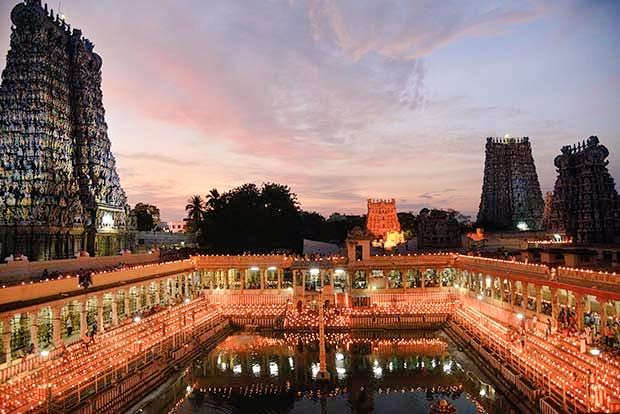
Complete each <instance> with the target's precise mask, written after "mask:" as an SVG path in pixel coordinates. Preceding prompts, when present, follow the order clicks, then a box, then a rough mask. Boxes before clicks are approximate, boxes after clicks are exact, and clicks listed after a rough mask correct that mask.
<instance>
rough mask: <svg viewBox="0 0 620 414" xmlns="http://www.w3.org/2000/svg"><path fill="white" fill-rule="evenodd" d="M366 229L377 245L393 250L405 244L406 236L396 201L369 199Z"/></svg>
mask: <svg viewBox="0 0 620 414" xmlns="http://www.w3.org/2000/svg"><path fill="white" fill-rule="evenodd" d="M366 229H367V230H368V232H369V233H370V234H372V235H373V236H374V237H375V240H376V242H375V244H376V245H380V246H382V247H384V248H386V249H391V248H393V247H395V246H396V245H398V244H400V243H404V241H405V239H404V235H403V232H402V231H401V230H400V223H399V221H398V215H397V214H396V200H394V199H393V198H392V199H391V200H373V199H370V198H369V199H368V216H367V219H366Z"/></svg>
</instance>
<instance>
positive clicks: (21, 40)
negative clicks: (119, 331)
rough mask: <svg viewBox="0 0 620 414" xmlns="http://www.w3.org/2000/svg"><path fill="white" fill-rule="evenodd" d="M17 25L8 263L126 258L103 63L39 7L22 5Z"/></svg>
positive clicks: (6, 168)
mask: <svg viewBox="0 0 620 414" xmlns="http://www.w3.org/2000/svg"><path fill="white" fill-rule="evenodd" d="M11 21H12V23H13V26H12V28H11V45H10V50H9V52H8V55H7V59H6V68H5V69H4V71H3V72H2V85H1V86H0V154H1V157H2V158H1V159H0V257H2V258H4V257H6V256H8V255H10V254H13V255H16V254H23V255H26V256H27V257H29V258H30V259H43V258H46V259H53V258H65V257H72V256H74V255H75V254H77V253H79V252H80V251H87V252H88V253H89V254H90V255H108V254H117V253H118V251H119V250H121V249H124V248H126V247H128V245H129V241H130V238H131V234H130V232H129V230H130V229H131V224H132V223H131V219H130V212H129V206H128V205H127V200H126V196H125V192H124V191H123V189H122V187H121V185H120V182H119V177H118V174H117V173H116V168H115V160H114V156H113V155H112V152H111V150H110V140H109V138H108V135H107V125H106V123H105V111H104V108H103V104H102V93H101V65H102V60H101V57H100V56H99V55H97V54H96V53H94V52H93V47H94V46H93V44H92V43H91V42H90V41H89V40H88V39H86V38H84V37H83V36H82V33H81V31H80V30H77V29H73V30H71V28H70V26H68V25H67V23H66V22H65V21H64V20H63V19H62V18H60V17H59V16H58V15H54V12H53V11H48V9H47V5H45V7H42V6H41V2H40V0H27V1H26V2H23V3H19V4H18V5H17V6H15V8H14V9H13V11H12V12H11Z"/></svg>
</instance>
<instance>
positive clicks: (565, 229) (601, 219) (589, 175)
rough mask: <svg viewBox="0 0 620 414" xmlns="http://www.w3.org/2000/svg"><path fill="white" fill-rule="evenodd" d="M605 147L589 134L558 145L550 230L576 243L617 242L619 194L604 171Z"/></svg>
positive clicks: (618, 233) (619, 208) (619, 229)
mask: <svg viewBox="0 0 620 414" xmlns="http://www.w3.org/2000/svg"><path fill="white" fill-rule="evenodd" d="M608 156H609V150H608V149H607V148H606V147H605V146H604V145H601V144H600V143H599V139H598V137H595V136H592V137H590V138H588V139H587V141H585V142H581V143H579V144H577V145H573V146H572V147H571V146H570V145H567V146H565V147H562V153H561V154H560V155H558V156H557V157H556V158H555V161H554V163H555V166H556V168H557V172H558V177H557V179H556V181H555V187H554V191H553V201H552V204H551V218H550V226H551V230H553V231H555V232H558V233H565V234H566V235H567V236H569V237H571V238H572V239H573V242H575V243H580V244H593V243H620V197H619V196H618V193H617V191H616V187H615V184H614V179H613V177H612V176H611V175H610V174H609V171H607V164H608V163H609V161H606V158H607V157H608Z"/></svg>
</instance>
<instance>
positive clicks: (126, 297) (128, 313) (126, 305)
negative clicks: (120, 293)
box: [123, 289, 131, 319]
mask: <svg viewBox="0 0 620 414" xmlns="http://www.w3.org/2000/svg"><path fill="white" fill-rule="evenodd" d="M130 295H131V291H130V290H129V289H127V290H126V291H125V295H124V303H123V307H124V309H125V317H127V318H130V319H131V306H130V303H129V296H130Z"/></svg>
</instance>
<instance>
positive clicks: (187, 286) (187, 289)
mask: <svg viewBox="0 0 620 414" xmlns="http://www.w3.org/2000/svg"><path fill="white" fill-rule="evenodd" d="M183 278H184V279H185V297H186V298H190V299H191V297H192V295H191V293H190V292H189V278H190V275H185V276H184V277H183Z"/></svg>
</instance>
